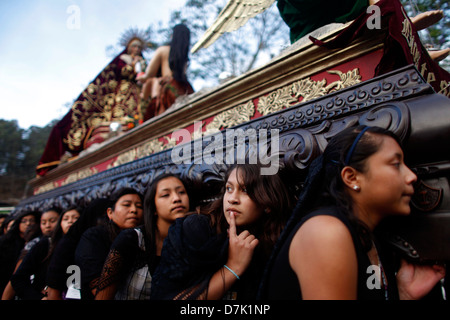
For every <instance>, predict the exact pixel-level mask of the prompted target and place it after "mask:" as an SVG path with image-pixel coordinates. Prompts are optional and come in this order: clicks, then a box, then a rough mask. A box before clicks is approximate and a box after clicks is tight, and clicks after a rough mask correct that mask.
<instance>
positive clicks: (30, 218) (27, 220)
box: [19, 214, 36, 237]
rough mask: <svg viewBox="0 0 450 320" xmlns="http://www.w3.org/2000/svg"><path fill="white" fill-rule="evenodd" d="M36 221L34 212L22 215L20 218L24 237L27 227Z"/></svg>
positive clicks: (21, 234)
mask: <svg viewBox="0 0 450 320" xmlns="http://www.w3.org/2000/svg"><path fill="white" fill-rule="evenodd" d="M35 223H36V218H35V217H34V215H32V214H29V215H27V216H24V217H22V219H21V220H20V225H19V232H20V236H21V237H24V235H25V231H27V229H28V228H29V227H31V226H32V225H33V224H35Z"/></svg>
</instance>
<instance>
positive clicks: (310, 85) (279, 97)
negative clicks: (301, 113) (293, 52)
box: [257, 68, 361, 115]
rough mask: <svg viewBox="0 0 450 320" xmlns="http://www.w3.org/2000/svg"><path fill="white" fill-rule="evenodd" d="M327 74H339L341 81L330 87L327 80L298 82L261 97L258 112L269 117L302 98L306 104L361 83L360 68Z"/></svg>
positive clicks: (333, 71)
mask: <svg viewBox="0 0 450 320" xmlns="http://www.w3.org/2000/svg"><path fill="white" fill-rule="evenodd" d="M327 72H328V73H330V74H337V75H338V76H339V77H340V80H337V81H334V82H331V83H330V84H329V85H327V79H322V80H320V81H314V80H311V78H310V77H308V78H305V79H302V80H299V81H296V82H294V83H292V84H290V85H288V86H285V87H283V88H280V89H278V90H276V91H273V92H271V93H269V94H268V95H266V96H263V97H260V98H259V101H258V107H257V108H258V111H259V112H260V113H261V114H262V115H267V114H270V113H273V112H276V111H279V110H282V109H285V108H289V107H291V106H293V105H294V104H297V103H299V98H300V97H302V98H303V99H302V100H301V102H306V101H308V100H312V99H315V98H319V97H322V96H324V95H326V94H329V93H331V92H334V91H337V90H341V89H343V88H347V87H350V86H352V85H355V84H357V83H359V82H361V76H360V75H359V69H358V68H355V69H353V70H349V71H347V72H346V73H344V72H341V71H339V70H330V71H327Z"/></svg>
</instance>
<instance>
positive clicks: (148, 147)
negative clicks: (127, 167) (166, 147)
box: [136, 139, 163, 159]
mask: <svg viewBox="0 0 450 320" xmlns="http://www.w3.org/2000/svg"><path fill="white" fill-rule="evenodd" d="M161 150H163V143H162V142H161V141H159V140H158V139H153V140H151V141H148V142H146V143H144V144H143V145H141V146H139V147H137V149H136V158H137V159H141V158H144V157H146V156H149V155H151V154H153V153H156V152H159V151H161Z"/></svg>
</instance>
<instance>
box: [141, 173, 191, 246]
mask: <svg viewBox="0 0 450 320" xmlns="http://www.w3.org/2000/svg"><path fill="white" fill-rule="evenodd" d="M170 177H174V178H177V179H178V180H180V181H181V183H182V184H183V186H184V188H185V189H186V192H187V194H188V197H189V200H190V199H191V198H190V194H189V190H188V188H187V186H186V182H185V181H183V180H182V179H181V178H180V177H179V176H178V175H176V174H174V173H163V174H161V175H159V176H157V177H156V178H155V179H154V180H153V181H152V183H151V185H150V187H149V188H148V189H147V192H146V193H145V198H144V230H145V236H146V237H145V238H146V240H147V242H148V245H149V247H150V248H153V249H154V248H156V237H155V234H156V230H157V226H156V220H157V216H156V215H155V213H156V204H155V197H156V191H157V189H158V183H159V182H160V181H162V180H164V179H167V178H170ZM189 202H190V201H189ZM189 209H190V208H189ZM151 252H156V251H155V250H151Z"/></svg>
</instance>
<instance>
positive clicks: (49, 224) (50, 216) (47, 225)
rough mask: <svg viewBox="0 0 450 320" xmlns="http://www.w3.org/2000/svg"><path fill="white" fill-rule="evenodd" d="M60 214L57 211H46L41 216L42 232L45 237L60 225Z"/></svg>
mask: <svg viewBox="0 0 450 320" xmlns="http://www.w3.org/2000/svg"><path fill="white" fill-rule="evenodd" d="M58 218H59V214H58V212H56V211H53V210H50V211H46V212H44V213H43V214H42V216H41V231H42V234H43V235H44V236H49V235H50V234H51V233H52V231H53V230H55V228H56V225H57V224H58Z"/></svg>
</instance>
